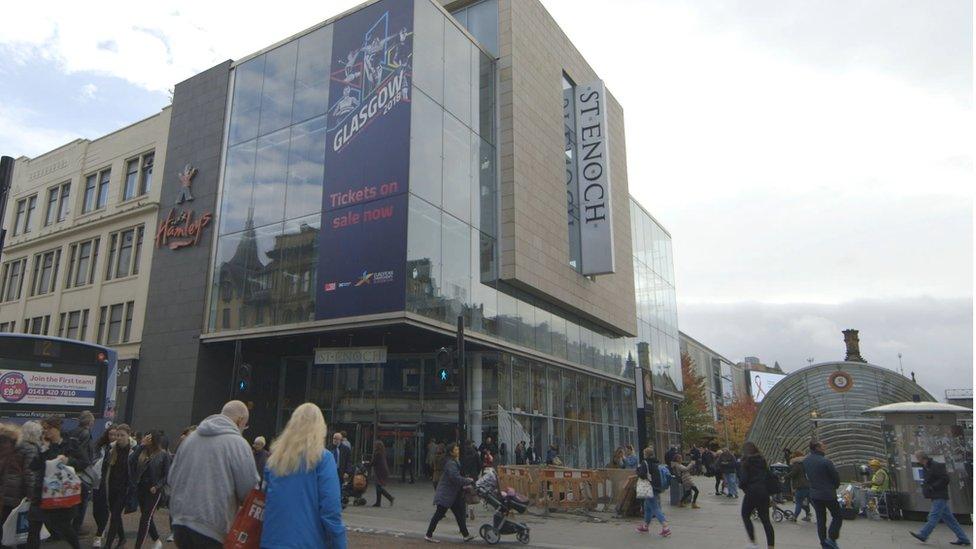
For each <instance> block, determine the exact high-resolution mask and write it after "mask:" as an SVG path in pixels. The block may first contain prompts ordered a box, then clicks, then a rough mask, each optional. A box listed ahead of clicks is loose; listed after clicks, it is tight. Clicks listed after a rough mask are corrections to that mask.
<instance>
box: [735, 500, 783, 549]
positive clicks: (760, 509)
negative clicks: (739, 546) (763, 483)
mask: <svg viewBox="0 0 976 549" xmlns="http://www.w3.org/2000/svg"><path fill="white" fill-rule="evenodd" d="M753 511H756V512H757V514H758V515H759V521H760V522H762V525H763V530H764V531H765V532H766V545H768V546H770V547H772V546H774V545H776V533H775V532H773V523H771V522H769V496H768V495H766V494H765V493H761V494H758V493H752V494H750V493H749V492H746V497H744V498H743V499H742V522H743V523H744V524H745V526H746V534H747V535H748V536H749V541H751V542H753V543H755V542H756V532H755V530H754V529H753V527H752V516H751V515H752V512H753Z"/></svg>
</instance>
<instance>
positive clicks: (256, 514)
mask: <svg viewBox="0 0 976 549" xmlns="http://www.w3.org/2000/svg"><path fill="white" fill-rule="evenodd" d="M264 500H265V493H264V490H262V489H261V488H260V487H257V488H254V489H253V490H251V492H250V493H249V494H248V495H247V497H246V498H244V505H241V508H240V510H239V511H237V516H236V517H234V524H233V525H232V526H231V528H230V532H227V537H226V538H224V549H259V548H260V547H261V527H262V526H263V525H264Z"/></svg>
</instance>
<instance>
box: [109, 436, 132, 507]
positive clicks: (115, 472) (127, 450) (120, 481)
mask: <svg viewBox="0 0 976 549" xmlns="http://www.w3.org/2000/svg"><path fill="white" fill-rule="evenodd" d="M116 453H117V454H118V455H117V457H116V459H115V463H114V464H113V463H112V455H113V454H116ZM131 454H132V448H131V447H129V446H126V447H124V448H122V447H119V446H116V444H115V443H114V442H113V443H112V445H111V446H109V447H108V452H106V453H105V458H104V459H103V460H102V487H103V489H104V490H105V495H106V498H107V499H108V502H109V506H111V505H112V504H113V503H115V502H118V501H126V499H127V496H129V497H131V495H132V492H131V491H130V489H129V476H130V475H129V457H130V456H131ZM125 506H126V507H132V506H131V504H130V502H129V501H126V505H125Z"/></svg>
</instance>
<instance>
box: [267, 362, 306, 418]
mask: <svg viewBox="0 0 976 549" xmlns="http://www.w3.org/2000/svg"><path fill="white" fill-rule="evenodd" d="M311 365H312V359H311V358H304V357H297V358H296V357H288V358H284V359H282V361H281V371H280V372H279V373H278V414H277V417H276V418H275V433H280V432H281V430H282V429H284V428H285V425H286V424H287V423H288V420H289V419H291V414H292V412H294V411H295V408H298V407H299V406H300V405H301V404H302V403H304V402H306V401H307V400H308V385H309V378H310V377H311V374H312V369H311Z"/></svg>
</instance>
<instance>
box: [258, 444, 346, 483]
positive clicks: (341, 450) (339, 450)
mask: <svg viewBox="0 0 976 549" xmlns="http://www.w3.org/2000/svg"><path fill="white" fill-rule="evenodd" d="M329 453H330V454H332V460H333V461H335V464H336V471H337V472H338V473H339V482H342V475H351V474H352V452H351V451H350V450H349V448H347V447H346V446H345V445H344V444H339V446H336V445H335V444H333V445H331V446H329ZM336 455H338V456H339V459H336ZM266 459H267V458H266Z"/></svg>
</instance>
